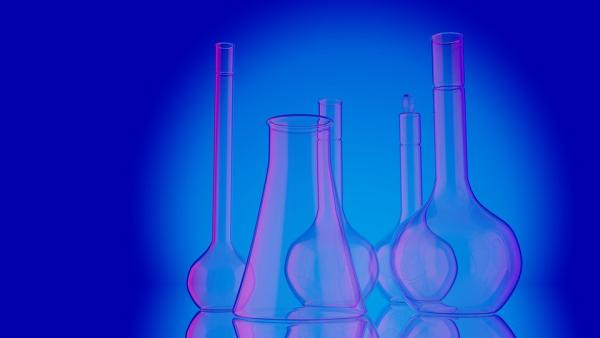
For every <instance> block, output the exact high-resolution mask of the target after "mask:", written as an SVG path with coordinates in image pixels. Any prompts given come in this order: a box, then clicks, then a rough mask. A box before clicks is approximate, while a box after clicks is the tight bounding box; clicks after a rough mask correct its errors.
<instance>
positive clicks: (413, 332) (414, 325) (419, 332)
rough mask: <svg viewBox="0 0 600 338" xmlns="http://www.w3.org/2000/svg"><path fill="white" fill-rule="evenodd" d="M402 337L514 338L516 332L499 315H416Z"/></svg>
mask: <svg viewBox="0 0 600 338" xmlns="http://www.w3.org/2000/svg"><path fill="white" fill-rule="evenodd" d="M401 337H402V338H459V337H460V338H481V337H485V338H514V337H515V334H514V333H513V332H512V331H511V329H510V328H509V327H508V325H506V322H504V320H502V318H500V317H498V316H488V317H476V316H475V317H473V316H471V317H451V316H449V317H433V316H423V315H421V316H415V317H413V318H412V319H411V320H410V322H409V323H408V324H407V325H406V329H405V330H404V332H403V334H402V336H401Z"/></svg>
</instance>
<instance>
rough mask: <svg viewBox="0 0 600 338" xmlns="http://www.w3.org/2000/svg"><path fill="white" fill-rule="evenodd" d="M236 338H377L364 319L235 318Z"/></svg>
mask: <svg viewBox="0 0 600 338" xmlns="http://www.w3.org/2000/svg"><path fill="white" fill-rule="evenodd" d="M233 323H234V326H235V332H236V333H237V336H238V338H339V337H344V338H377V331H376V330H375V328H374V327H373V324H371V322H370V321H369V319H368V318H366V317H359V318H353V319H334V320H324V321H308V322H278V323H274V322H264V321H250V320H244V319H240V318H236V319H234V321H233Z"/></svg>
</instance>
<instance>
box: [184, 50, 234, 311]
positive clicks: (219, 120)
mask: <svg viewBox="0 0 600 338" xmlns="http://www.w3.org/2000/svg"><path fill="white" fill-rule="evenodd" d="M215 47H216V69H215V112H214V119H215V122H214V123H215V125H214V154H213V156H214V157H213V204H212V240H211V242H210V245H209V247H208V249H207V250H206V251H205V252H204V253H203V254H202V255H201V256H200V258H198V260H196V261H195V262H194V264H193V265H192V267H191V268H190V271H189V273H188V281H187V286H188V291H189V293H190V295H191V297H192V299H193V300H194V302H195V303H196V305H198V306H199V307H200V308H202V309H203V310H231V308H232V306H233V302H234V301H235V296H236V294H237V291H238V287H239V285H240V281H241V280H242V273H243V271H244V261H243V260H242V259H241V258H240V256H239V255H238V253H237V252H236V251H235V249H234V248H233V245H232V243H231V152H232V151H231V144H232V142H231V132H232V117H233V110H232V104H233V100H232V95H233V44H231V43H227V42H219V43H217V44H216V46H215Z"/></svg>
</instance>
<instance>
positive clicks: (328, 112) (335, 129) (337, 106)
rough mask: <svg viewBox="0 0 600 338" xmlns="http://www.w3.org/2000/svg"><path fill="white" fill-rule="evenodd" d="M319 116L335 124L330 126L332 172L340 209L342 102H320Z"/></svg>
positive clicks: (330, 99) (341, 199)
mask: <svg viewBox="0 0 600 338" xmlns="http://www.w3.org/2000/svg"><path fill="white" fill-rule="evenodd" d="M318 104H319V115H320V116H325V117H327V118H329V119H331V121H332V122H333V123H332V124H331V126H330V128H329V129H330V130H329V136H330V137H331V149H330V150H329V151H330V153H331V157H330V158H331V172H332V175H333V181H334V185H335V190H336V193H337V199H338V201H339V204H340V207H341V206H342V205H343V200H344V186H343V176H344V174H343V163H342V161H343V160H342V100H339V99H332V98H323V99H320V100H319V102H318Z"/></svg>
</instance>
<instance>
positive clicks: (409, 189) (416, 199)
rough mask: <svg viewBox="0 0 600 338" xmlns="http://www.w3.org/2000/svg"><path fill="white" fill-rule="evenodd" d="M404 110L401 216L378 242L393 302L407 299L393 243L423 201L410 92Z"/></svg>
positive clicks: (416, 117)
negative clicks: (394, 265) (395, 267)
mask: <svg viewBox="0 0 600 338" xmlns="http://www.w3.org/2000/svg"><path fill="white" fill-rule="evenodd" d="M402 106H403V112H402V113H400V114H398V120H399V127H400V201H401V208H400V219H399V220H398V224H397V226H396V228H394V231H393V232H392V233H391V234H390V235H389V236H388V237H386V238H385V239H384V240H383V241H382V242H381V243H380V244H379V245H378V246H377V259H378V260H379V277H378V279H377V280H378V282H379V286H380V287H381V289H382V291H383V293H384V294H385V296H386V297H387V299H388V300H389V301H390V302H391V303H404V302H405V298H404V292H403V291H402V288H401V287H400V286H399V285H398V280H397V279H396V276H395V275H394V271H393V270H392V259H391V258H392V256H391V252H392V247H393V245H394V242H395V241H396V239H397V238H398V236H399V235H400V233H401V232H402V230H403V229H404V222H405V221H406V220H407V219H408V217H409V216H410V215H412V214H413V213H414V212H415V211H417V210H418V209H419V208H420V207H421V204H422V202H423V193H422V184H421V115H420V114H419V113H416V112H414V101H413V99H412V97H411V96H410V95H408V94H406V95H404V96H403V98H402Z"/></svg>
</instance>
